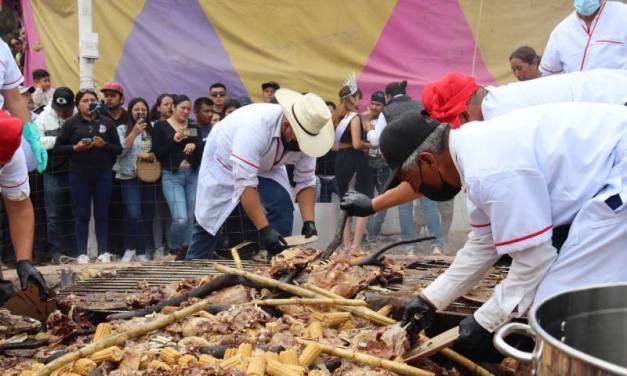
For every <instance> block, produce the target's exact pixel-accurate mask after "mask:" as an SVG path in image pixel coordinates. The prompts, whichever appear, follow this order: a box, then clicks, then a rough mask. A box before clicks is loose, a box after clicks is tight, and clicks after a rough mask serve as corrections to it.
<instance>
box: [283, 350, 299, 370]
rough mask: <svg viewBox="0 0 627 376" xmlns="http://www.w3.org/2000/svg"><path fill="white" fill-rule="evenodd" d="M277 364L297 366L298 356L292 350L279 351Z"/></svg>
mask: <svg viewBox="0 0 627 376" xmlns="http://www.w3.org/2000/svg"><path fill="white" fill-rule="evenodd" d="M279 362H281V363H284V364H293V365H295V366H297V365H298V354H296V351H295V350H294V349H293V348H291V349H287V350H285V351H281V352H280V353H279Z"/></svg>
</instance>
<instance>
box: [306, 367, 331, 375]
mask: <svg viewBox="0 0 627 376" xmlns="http://www.w3.org/2000/svg"><path fill="white" fill-rule="evenodd" d="M307 375H308V376H327V374H326V373H324V372H322V371H320V370H319V369H314V370H313V371H309V372H308V373H307Z"/></svg>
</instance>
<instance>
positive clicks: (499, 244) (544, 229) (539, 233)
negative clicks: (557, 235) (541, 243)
mask: <svg viewBox="0 0 627 376" xmlns="http://www.w3.org/2000/svg"><path fill="white" fill-rule="evenodd" d="M552 228H553V225H549V226H547V227H545V228H543V229H542V230H540V231H536V232H534V233H531V234H529V235H525V236H521V237H520V238H516V239H512V240H506V241H503V242H498V243H494V245H495V246H497V247H500V246H502V245H509V244H513V243H518V242H522V241H523V240H527V239H531V238H533V237H535V236H538V235H542V234H544V233H545V232H547V231H549V230H550V229H552Z"/></svg>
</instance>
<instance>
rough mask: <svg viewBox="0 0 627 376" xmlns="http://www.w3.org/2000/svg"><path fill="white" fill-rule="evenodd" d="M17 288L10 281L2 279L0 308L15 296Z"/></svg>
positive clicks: (0, 283) (0, 280) (0, 281)
mask: <svg viewBox="0 0 627 376" xmlns="http://www.w3.org/2000/svg"><path fill="white" fill-rule="evenodd" d="M15 292H16V291H15V287H13V284H12V283H11V282H10V281H5V280H3V279H0V307H2V306H3V305H4V303H6V302H7V300H9V299H11V297H12V296H13V295H15Z"/></svg>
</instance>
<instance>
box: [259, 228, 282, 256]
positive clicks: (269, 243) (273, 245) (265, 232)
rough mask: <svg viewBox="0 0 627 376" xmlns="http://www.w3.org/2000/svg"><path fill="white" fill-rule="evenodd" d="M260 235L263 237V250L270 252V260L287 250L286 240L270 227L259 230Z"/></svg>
mask: <svg viewBox="0 0 627 376" xmlns="http://www.w3.org/2000/svg"><path fill="white" fill-rule="evenodd" d="M259 235H260V236H261V248H262V249H265V250H266V251H268V258H270V256H271V255H272V256H274V255H276V254H277V253H280V252H281V251H283V250H284V249H285V248H287V242H286V241H285V239H283V237H282V236H281V234H279V232H278V231H277V230H275V229H273V228H272V226H270V225H267V226H266V227H264V228H262V229H261V230H259Z"/></svg>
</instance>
